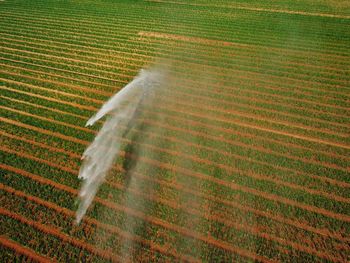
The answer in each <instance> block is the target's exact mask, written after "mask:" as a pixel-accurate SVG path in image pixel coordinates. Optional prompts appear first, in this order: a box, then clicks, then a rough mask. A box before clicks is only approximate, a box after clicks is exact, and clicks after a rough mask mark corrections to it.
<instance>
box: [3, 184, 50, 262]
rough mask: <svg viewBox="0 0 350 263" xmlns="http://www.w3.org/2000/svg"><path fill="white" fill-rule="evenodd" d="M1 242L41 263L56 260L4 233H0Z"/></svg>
mask: <svg viewBox="0 0 350 263" xmlns="http://www.w3.org/2000/svg"><path fill="white" fill-rule="evenodd" d="M0 189H1V187H0ZM0 209H1V208H0ZM0 213H1V212H0ZM0 244H1V245H2V246H4V247H7V248H10V249H12V250H13V251H15V253H18V254H20V255H24V256H26V257H28V258H29V259H30V260H32V261H33V262H39V263H50V262H55V261H54V260H53V259H49V258H46V257H44V256H42V255H39V254H37V253H36V252H35V251H33V250H31V249H29V248H27V247H24V246H22V245H20V244H18V243H16V242H14V241H13V240H11V239H8V238H7V237H6V236H3V235H0Z"/></svg>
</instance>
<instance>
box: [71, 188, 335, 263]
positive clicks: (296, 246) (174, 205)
mask: <svg viewBox="0 0 350 263" xmlns="http://www.w3.org/2000/svg"><path fill="white" fill-rule="evenodd" d="M111 185H112V186H114V187H116V188H118V189H123V190H125V187H124V186H123V185H120V184H116V183H113V184H111ZM129 191H130V192H132V193H134V194H136V195H139V196H141V197H144V198H147V199H149V200H152V201H154V202H159V203H163V204H165V205H167V206H170V207H172V208H175V209H179V208H180V207H179V206H178V204H177V203H176V202H172V201H168V200H164V199H162V198H159V197H157V196H149V195H147V194H143V193H140V192H138V191H135V190H134V189H129ZM182 209H183V210H184V211H185V212H187V213H190V214H193V215H198V216H204V217H205V218H206V219H207V220H211V221H217V222H220V223H222V224H224V225H227V226H230V227H234V228H236V229H238V230H244V231H247V232H250V233H251V234H253V235H257V236H259V237H261V238H264V239H267V240H271V241H274V242H278V243H281V244H283V245H287V246H290V247H292V248H294V249H296V250H300V251H303V252H306V253H309V254H314V255H316V256H318V257H320V258H324V259H328V260H333V261H335V262H336V261H337V260H336V258H334V257H332V256H330V255H328V254H327V253H324V252H320V251H318V250H315V249H313V248H311V247H307V246H304V245H300V244H299V243H295V242H292V241H288V240H284V239H281V238H280V237H277V236H274V235H270V234H268V233H265V232H261V231H260V230H258V228H257V227H249V226H245V225H241V224H238V223H234V222H233V221H231V220H226V219H222V218H219V217H215V216H210V215H209V216H208V215H206V214H204V215H203V214H202V213H199V212H198V211H196V210H193V209H188V208H187V207H182ZM71 214H73V215H71V216H74V213H73V212H72V213H71Z"/></svg>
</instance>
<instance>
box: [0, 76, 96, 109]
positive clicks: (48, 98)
mask: <svg viewBox="0 0 350 263" xmlns="http://www.w3.org/2000/svg"><path fill="white" fill-rule="evenodd" d="M0 80H1V78H0ZM10 83H13V84H16V82H12V81H10ZM17 83H18V84H19V85H23V86H27V87H30V88H34V89H37V88H39V89H44V88H40V87H38V86H33V85H30V84H26V83H22V82H17ZM0 89H3V90H8V91H12V92H16V93H20V94H24V95H28V96H31V97H34V98H38V99H43V100H47V101H52V102H57V103H60V104H64V105H69V106H72V107H75V108H78V109H83V110H89V111H97V110H98V108H95V107H91V106H85V105H81V104H77V103H74V102H69V101H62V100H60V99H55V98H52V97H46V96H43V95H39V94H36V93H32V92H26V91H22V90H17V89H12V88H8V87H6V86H0ZM44 90H45V89H44ZM47 91H51V92H52V90H49V89H47ZM53 92H55V91H53Z"/></svg>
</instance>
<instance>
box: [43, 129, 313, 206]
mask: <svg viewBox="0 0 350 263" xmlns="http://www.w3.org/2000/svg"><path fill="white" fill-rule="evenodd" d="M46 126H48V125H46ZM56 130H57V128H56ZM181 171H185V170H183V169H181ZM187 173H188V172H187ZM189 174H192V176H193V175H194V174H193V173H189ZM314 201H315V200H314Z"/></svg>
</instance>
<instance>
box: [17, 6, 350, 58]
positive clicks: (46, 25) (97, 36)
mask: <svg viewBox="0 0 350 263" xmlns="http://www.w3.org/2000/svg"><path fill="white" fill-rule="evenodd" d="M36 13H38V11H37V12H36ZM46 15H47V14H46ZM13 16H16V15H13ZM28 20H29V21H33V24H35V25H36V24H38V21H41V23H40V26H37V28H38V30H42V29H43V28H44V29H45V30H47V31H50V32H52V31H54V32H60V31H61V30H60V29H57V28H56V27H55V28H52V25H53V23H52V22H55V21H57V20H53V19H51V20H48V19H46V18H39V17H38V16H36V17H35V20H31V19H30V18H28V14H27V13H26V18H23V16H17V17H16V21H17V23H19V22H20V21H21V22H22V21H24V22H25V23H26V24H25V25H28ZM43 21H44V22H43ZM22 23H23V22H22ZM22 23H20V25H22ZM60 23H62V22H60ZM63 23H64V21H63ZM123 24H124V25H125V22H124V23H123ZM126 24H127V27H126V28H127V29H126V30H125V31H124V32H123V33H124V35H125V34H126V35H130V34H129V32H130V31H133V30H139V29H140V27H139V26H133V25H130V24H129V23H126ZM54 25H56V24H54ZM50 26H51V27H50ZM79 26H81V22H80V24H79ZM158 26H159V24H158ZM179 26H180V27H181V24H179ZM124 27H125V26H124ZM22 28H23V26H22ZM104 29H105V28H102V30H104ZM210 29H211V31H213V30H214V31H216V30H215V28H212V27H211V28H210ZM65 30H66V32H68V33H71V34H75V35H79V36H84V37H86V38H88V37H90V38H91V37H93V38H94V39H103V37H105V36H102V35H101V34H94V33H91V32H90V31H89V33H86V31H85V33H83V32H82V31H81V30H80V31H78V30H76V29H74V28H72V26H71V24H70V25H69V30H68V28H67V27H65ZM184 31H185V32H186V33H191V31H189V30H188V28H184ZM61 32H62V31H61ZM217 32H220V33H221V34H223V33H224V32H225V31H223V30H221V31H217ZM108 39H109V40H115V41H118V40H119V38H118V36H115V35H114V36H109V37H108ZM250 46H256V47H258V48H265V49H268V50H270V49H269V47H267V46H264V45H260V46H259V45H250ZM227 47H229V46H227ZM275 49H279V50H284V51H285V52H288V51H290V49H283V48H280V47H277V48H275ZM293 51H294V52H303V53H306V51H305V49H304V50H293ZM309 52H312V53H313V54H323V55H326V56H332V55H335V56H336V57H337V58H338V59H340V58H343V57H344V56H342V55H336V54H332V53H326V54H324V53H320V51H319V50H317V49H316V50H315V49H313V50H310V51H309Z"/></svg>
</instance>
